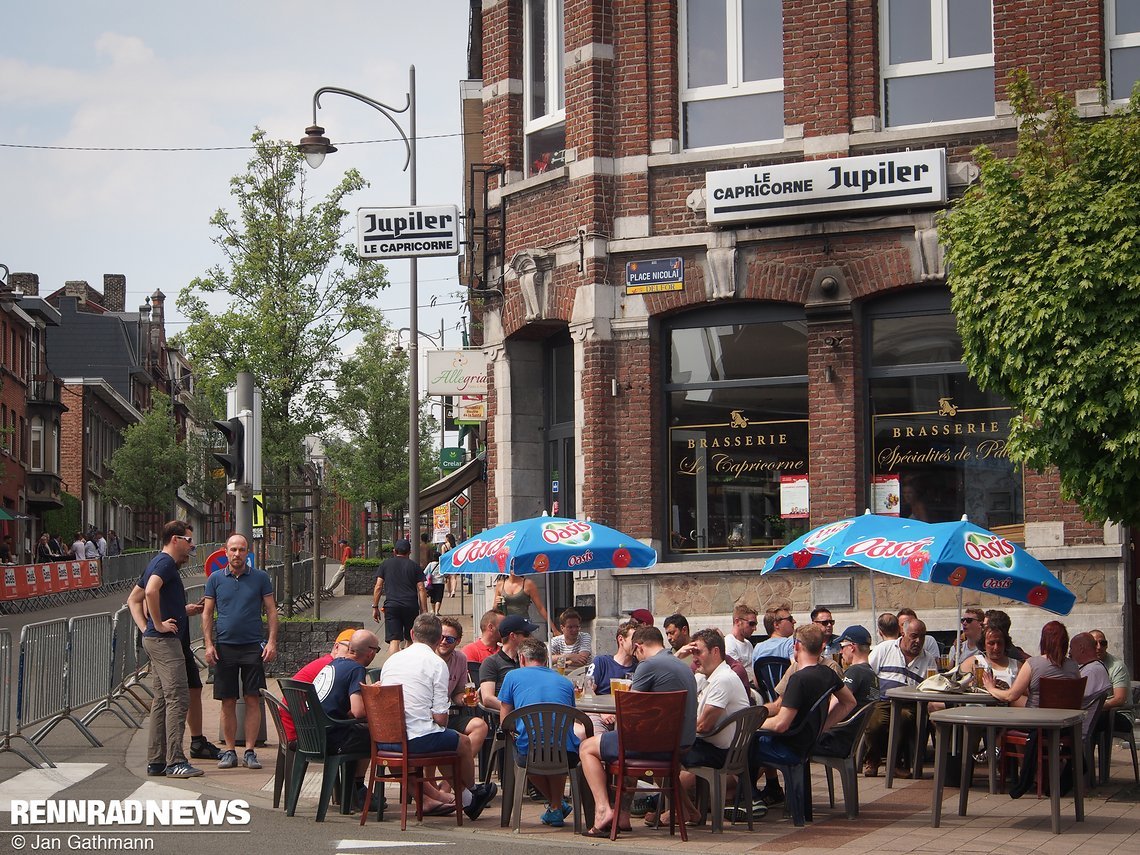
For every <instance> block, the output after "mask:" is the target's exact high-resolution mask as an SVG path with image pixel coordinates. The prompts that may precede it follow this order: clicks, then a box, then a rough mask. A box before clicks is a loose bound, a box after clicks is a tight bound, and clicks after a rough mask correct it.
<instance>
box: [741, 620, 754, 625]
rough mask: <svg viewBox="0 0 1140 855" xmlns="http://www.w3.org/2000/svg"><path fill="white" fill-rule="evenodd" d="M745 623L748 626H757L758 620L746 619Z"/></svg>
mask: <svg viewBox="0 0 1140 855" xmlns="http://www.w3.org/2000/svg"><path fill="white" fill-rule="evenodd" d="M744 623H745V624H747V625H748V626H756V621H754V620H746V621H745V622H744Z"/></svg>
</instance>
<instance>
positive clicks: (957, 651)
mask: <svg viewBox="0 0 1140 855" xmlns="http://www.w3.org/2000/svg"><path fill="white" fill-rule="evenodd" d="M962 522H969V520H968V519H967V518H966V515H965V514H962ZM954 633H955V635H954V665H955V667H957V666H958V665H959V664H961V661H962V587H961V586H960V585H959V586H958V622H957V623H956V624H955V625H954Z"/></svg>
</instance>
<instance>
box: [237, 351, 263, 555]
mask: <svg viewBox="0 0 1140 855" xmlns="http://www.w3.org/2000/svg"><path fill="white" fill-rule="evenodd" d="M234 410H235V411H236V412H235V415H236V416H238V418H242V419H243V421H244V422H245V424H246V425H247V427H250V426H252V424H253V421H254V419H256V418H258V416H257V415H255V410H254V394H253V375H252V374H250V373H249V372H248V371H240V372H238V375H237V388H236V390H235V393H234ZM254 434H256V436H255V435H254ZM260 438H261V431H254V430H247V431H246V435H245V443H246V444H248V445H252V444H253V443H255V442H257V441H259V440H260ZM250 452H252V448H250V449H248V451H247V453H246V459H251V458H253V456H254V455H253V454H252V453H250ZM256 459H257V461H258V462H260V460H261V454H260V449H258V453H257V455H256ZM250 468H251V469H252V467H250ZM260 481H261V478H260V475H259V474H258V475H256V476H255V474H254V473H253V472H252V471H247V472H245V477H244V478H243V479H242V480H241V482H240V483H238V484H237V489H236V490H235V491H234V532H235V533H237V534H241V535H244V536H245V540H246V543H247V544H252V543H253V485H254V484H255V483H258V482H260Z"/></svg>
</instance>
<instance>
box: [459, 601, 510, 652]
mask: <svg viewBox="0 0 1140 855" xmlns="http://www.w3.org/2000/svg"><path fill="white" fill-rule="evenodd" d="M502 617H503V616H502V615H501V614H499V613H498V612H484V613H483V617H481V618H479V632H480V635H479V637H478V638H476V639H475V640H474V641H472V642H471V643H470V644H468V645H467V646H466V647H464V648H463V655H464V656H466V657H467V662H468V663H471V662H475V663H481V662H482V661H483V660H484V659H486V658H487V657H488V656H494V655H495V654H496V653H498V652H499V621H500V620H501V619H502Z"/></svg>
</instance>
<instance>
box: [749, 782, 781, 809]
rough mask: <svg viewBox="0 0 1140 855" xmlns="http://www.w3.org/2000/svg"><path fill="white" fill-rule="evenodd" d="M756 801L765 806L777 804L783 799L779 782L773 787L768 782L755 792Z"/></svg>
mask: <svg viewBox="0 0 1140 855" xmlns="http://www.w3.org/2000/svg"><path fill="white" fill-rule="evenodd" d="M756 801H758V802H760V803H761V804H763V805H765V806H767V807H771V806H772V805H778V804H780V803H781V802H783V801H784V791H783V790H782V789H780V785H779V784H777V785H776V786H774V787H773V786H772V785H771V784H768V785H767V786H766V787H764V789H762V790H761V791H760V792H759V793H757V794H756Z"/></svg>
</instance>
